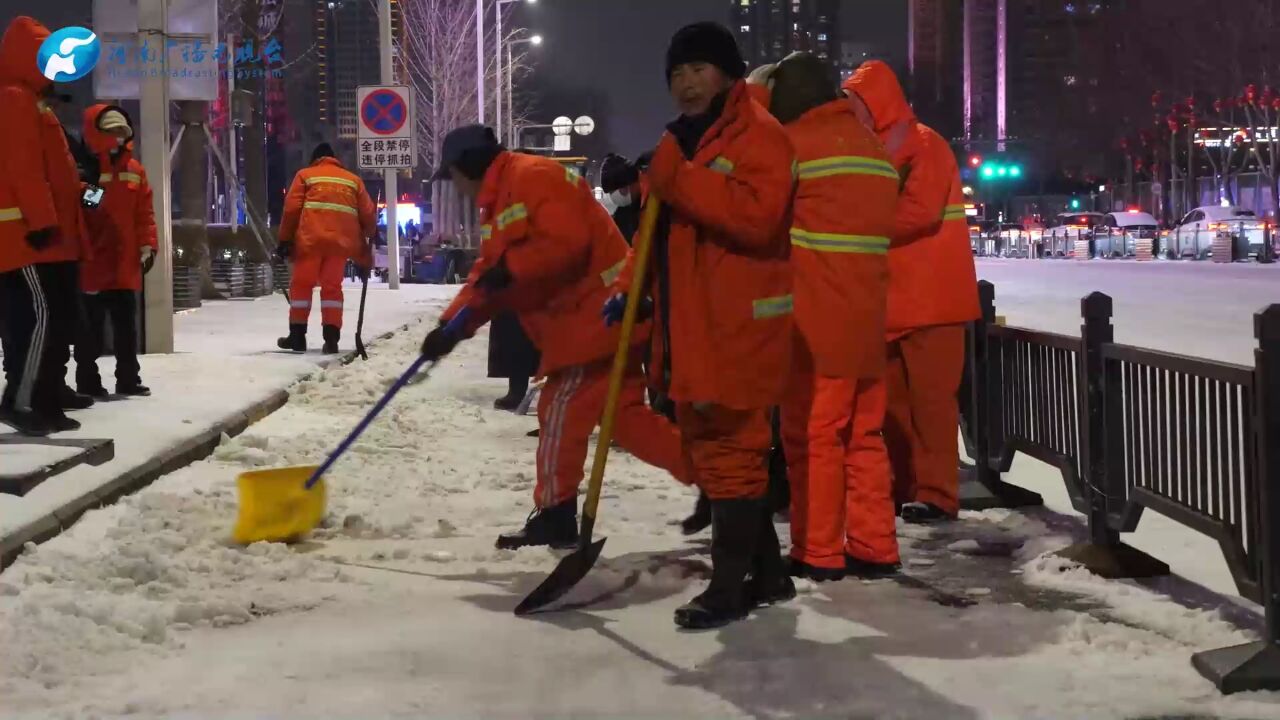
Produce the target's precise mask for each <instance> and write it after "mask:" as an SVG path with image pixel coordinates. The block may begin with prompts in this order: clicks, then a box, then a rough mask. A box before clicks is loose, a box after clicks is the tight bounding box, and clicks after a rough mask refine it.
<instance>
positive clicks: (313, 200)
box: [280, 158, 378, 258]
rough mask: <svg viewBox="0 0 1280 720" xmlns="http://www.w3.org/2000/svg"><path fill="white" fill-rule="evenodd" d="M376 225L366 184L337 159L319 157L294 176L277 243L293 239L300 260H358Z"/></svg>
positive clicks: (376, 214)
mask: <svg viewBox="0 0 1280 720" xmlns="http://www.w3.org/2000/svg"><path fill="white" fill-rule="evenodd" d="M377 221H378V210H377V208H376V207H374V204H373V200H372V199H370V198H369V193H368V191H366V190H365V187H364V181H362V180H361V179H360V178H359V176H357V175H356V174H354V173H352V172H350V171H348V170H347V169H346V168H344V167H343V166H342V163H340V162H338V160H337V159H336V158H321V159H319V160H317V161H315V162H314V163H312V164H311V166H310V167H306V168H303V169H302V170H299V171H298V174H297V175H296V176H294V178H293V184H292V185H290V186H289V194H288V195H286V196H285V200H284V215H283V217H282V218H281V220H280V240H281V242H289V241H292V242H293V243H294V251H295V252H296V253H297V254H298V256H299V257H311V256H320V257H347V258H359V257H362V256H363V255H365V253H366V248H367V246H368V241H369V238H371V237H373V234H374V233H375V232H376V231H377Z"/></svg>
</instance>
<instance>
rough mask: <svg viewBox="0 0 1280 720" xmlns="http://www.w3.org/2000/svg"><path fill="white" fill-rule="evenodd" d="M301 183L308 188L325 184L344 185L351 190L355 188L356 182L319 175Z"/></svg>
mask: <svg viewBox="0 0 1280 720" xmlns="http://www.w3.org/2000/svg"><path fill="white" fill-rule="evenodd" d="M303 182H305V183H306V184H307V186H308V187H310V186H312V185H322V184H325V183H328V184H331V185H345V186H346V187H349V188H351V189H353V190H354V189H355V187H356V182H355V181H354V180H348V179H346V178H340V177H328V176H321V175H317V176H315V177H309V178H306V179H304V180H303Z"/></svg>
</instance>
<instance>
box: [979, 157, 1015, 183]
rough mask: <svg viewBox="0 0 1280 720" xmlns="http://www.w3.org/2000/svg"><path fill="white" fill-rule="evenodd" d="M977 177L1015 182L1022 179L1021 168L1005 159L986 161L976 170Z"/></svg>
mask: <svg viewBox="0 0 1280 720" xmlns="http://www.w3.org/2000/svg"><path fill="white" fill-rule="evenodd" d="M970 161H971V162H972V158H970ZM978 176H979V177H981V178H982V179H983V180H1017V179H1019V178H1021V177H1022V166H1021V165H1019V164H1018V163H1016V162H1014V161H1012V160H1008V159H1005V158H997V159H995V160H987V161H986V162H983V163H982V165H981V167H980V168H979V169H978Z"/></svg>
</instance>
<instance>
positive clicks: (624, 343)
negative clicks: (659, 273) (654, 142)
mask: <svg viewBox="0 0 1280 720" xmlns="http://www.w3.org/2000/svg"><path fill="white" fill-rule="evenodd" d="M660 205H661V203H660V202H659V200H658V198H657V196H651V197H650V198H649V202H648V203H647V204H646V205H645V207H644V215H643V217H642V218H641V220H640V234H639V236H638V237H637V238H636V244H635V255H636V257H635V275H634V277H633V278H632V284H631V287H632V291H631V292H630V293H628V294H627V309H626V311H625V312H624V313H623V315H622V332H621V334H620V336H619V337H618V350H617V352H615V353H614V355H613V369H612V370H611V371H610V373H609V394H608V396H607V398H606V401H605V405H604V415H603V416H602V417H601V418H600V435H599V437H598V438H597V439H596V454H595V458H594V459H593V460H592V462H591V479H590V480H589V481H588V485H587V500H586V502H584V503H583V505H582V528H581V530H579V532H578V547H577V549H575V550H574V551H573V552H572V553H570V554H568V555H566V556H565V557H564V558H563V559H561V560H560V564H559V565H557V566H556V569H555V570H552V571H551V574H550V575H548V576H547V579H546V580H543V581H542V584H541V585H539V586H538V587H536V588H534V590H533V592H531V593H529V596H528V597H526V598H525V599H524V600H522V601H521V602H520V604H519V605H517V606H516V615H528V614H529V613H531V612H534V611H535V610H538V609H540V608H543V607H546V606H547V605H549V604H551V603H553V602H555V601H556V600H558V599H560V598H561V597H563V596H564V594H565V593H567V592H569V590H570V589H572V588H573V586H574V585H577V584H578V582H579V581H581V580H582V578H584V577H586V576H587V573H588V572H590V571H591V567H592V566H593V565H595V564H596V560H597V559H599V557H600V551H601V550H602V549H604V541H605V540H606V538H600V539H599V540H597V541H595V542H592V531H593V530H594V529H595V525H596V509H597V508H598V507H599V505H600V489H601V487H602V486H603V485H604V466H605V463H606V462H607V461H608V459H609V446H610V445H611V444H612V443H613V424H614V421H615V420H616V418H617V414H618V413H617V411H618V396H619V395H620V394H621V393H622V376H623V375H624V374H625V373H626V370H627V361H628V359H629V356H630V354H631V333H632V330H634V329H635V325H636V315H637V314H638V311H639V308H640V296H641V295H642V294H643V292H641V288H643V287H644V281H645V270H646V268H647V267H648V264H649V246H650V244H651V243H652V241H653V229H654V226H655V225H657V222H658V210H659V208H660Z"/></svg>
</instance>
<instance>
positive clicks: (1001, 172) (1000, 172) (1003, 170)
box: [996, 165, 1009, 177]
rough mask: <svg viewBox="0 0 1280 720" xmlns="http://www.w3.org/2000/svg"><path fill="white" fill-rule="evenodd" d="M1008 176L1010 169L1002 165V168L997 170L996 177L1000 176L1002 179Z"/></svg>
mask: <svg viewBox="0 0 1280 720" xmlns="http://www.w3.org/2000/svg"><path fill="white" fill-rule="evenodd" d="M1008 174H1009V168H1007V167H1005V166H1003V165H1001V166H1000V167H998V168H996V175H998V176H1000V177H1004V176H1005V175H1008Z"/></svg>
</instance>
